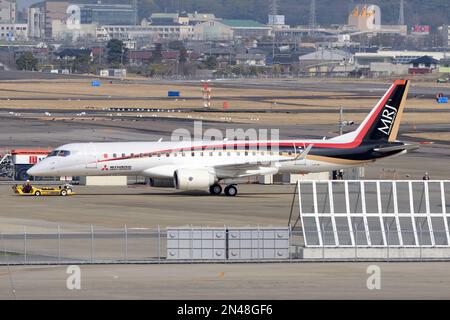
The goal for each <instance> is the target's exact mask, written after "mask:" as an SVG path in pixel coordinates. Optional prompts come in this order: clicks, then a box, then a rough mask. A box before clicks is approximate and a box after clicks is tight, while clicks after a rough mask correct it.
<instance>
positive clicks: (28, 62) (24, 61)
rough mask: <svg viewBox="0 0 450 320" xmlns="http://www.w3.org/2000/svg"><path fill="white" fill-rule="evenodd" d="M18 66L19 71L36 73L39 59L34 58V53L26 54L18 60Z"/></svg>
mask: <svg viewBox="0 0 450 320" xmlns="http://www.w3.org/2000/svg"><path fill="white" fill-rule="evenodd" d="M16 65H17V69H19V70H25V71H36V70H37V65H38V59H36V58H35V57H34V55H33V53H31V52H25V53H22V54H21V56H20V57H19V59H17V60H16Z"/></svg>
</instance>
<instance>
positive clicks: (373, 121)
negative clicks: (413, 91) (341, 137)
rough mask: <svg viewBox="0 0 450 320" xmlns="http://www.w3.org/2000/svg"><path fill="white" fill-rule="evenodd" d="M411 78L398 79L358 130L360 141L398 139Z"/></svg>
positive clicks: (390, 140)
mask: <svg viewBox="0 0 450 320" xmlns="http://www.w3.org/2000/svg"><path fill="white" fill-rule="evenodd" d="M408 89H409V80H396V81H395V82H394V83H393V84H392V86H391V87H390V88H389V90H388V91H387V92H386V94H385V95H384V96H383V98H382V99H381V100H380V102H378V104H377V105H376V106H375V108H373V110H372V112H371V113H370V114H369V116H368V117H367V118H366V119H365V120H364V122H363V123H362V124H361V126H360V127H359V128H358V130H356V132H357V137H356V139H357V140H359V141H365V142H368V141H381V142H392V141H395V140H396V139H397V134H398V129H399V127H400V121H401V119H402V115H403V109H404V107H405V102H406V97H407V96H408Z"/></svg>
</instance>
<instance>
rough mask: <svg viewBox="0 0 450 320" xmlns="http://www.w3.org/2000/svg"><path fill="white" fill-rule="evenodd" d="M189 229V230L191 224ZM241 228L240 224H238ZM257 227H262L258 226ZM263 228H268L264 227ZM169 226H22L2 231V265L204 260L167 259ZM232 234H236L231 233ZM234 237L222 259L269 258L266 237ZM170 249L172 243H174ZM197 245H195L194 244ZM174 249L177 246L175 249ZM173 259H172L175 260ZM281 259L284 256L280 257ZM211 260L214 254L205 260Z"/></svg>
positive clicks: (293, 243) (296, 239) (298, 242)
mask: <svg viewBox="0 0 450 320" xmlns="http://www.w3.org/2000/svg"><path fill="white" fill-rule="evenodd" d="M186 230H187V229H186ZM233 230H238V229H233ZM255 230H257V229H256V228H255ZM261 230H263V228H261ZM167 234H168V229H166V228H161V227H157V228H130V227H127V226H124V227H123V228H99V227H96V226H90V227H86V228H80V229H74V228H70V227H61V226H55V227H54V228H44V227H23V228H19V229H15V230H14V231H1V230H0V265H27V264H28V265H39V264H116V263H117V264H118V263H142V264H144V263H149V264H158V263H185V262H203V261H201V260H202V259H195V258H194V257H195V255H193V254H187V255H186V256H187V257H188V258H186V259H184V260H182V259H181V260H173V257H169V258H168V251H170V250H168V248H167V244H168V241H167V240H168V239H167ZM302 237H303V236H302V233H301V232H300V231H296V232H293V233H291V234H289V239H291V240H286V241H290V242H289V244H290V246H289V253H288V254H287V255H285V256H283V257H282V259H281V260H285V261H289V260H293V259H295V257H296V256H295V252H296V249H295V247H299V246H302V245H303V240H302ZM230 239H233V238H232V235H231V234H230ZM250 244H251V245H250V247H249V242H248V241H242V240H240V241H234V242H230V246H229V247H228V248H227V250H230V253H229V255H230V259H223V261H219V262H230V263H231V262H239V261H244V262H246V261H252V262H264V261H266V262H267V261H270V260H271V259H269V258H267V255H265V254H259V253H260V252H265V251H264V250H266V251H267V243H265V242H264V241H256V240H254V241H250ZM169 249H171V248H169ZM193 249H195V248H193ZM232 249H233V250H235V251H236V252H240V255H241V254H242V252H247V251H249V250H250V252H251V253H252V252H256V254H253V255H252V254H250V258H248V259H245V258H244V259H241V258H240V257H238V256H234V255H233V252H234V251H232ZM171 250H172V249H171ZM171 258H172V259H171ZM276 258H277V259H275V258H274V259H272V260H278V261H279V260H280V259H279V258H280V257H276ZM203 260H204V262H208V261H209V262H211V261H212V259H203Z"/></svg>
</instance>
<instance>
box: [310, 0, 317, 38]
mask: <svg viewBox="0 0 450 320" xmlns="http://www.w3.org/2000/svg"><path fill="white" fill-rule="evenodd" d="M309 29H310V31H309V32H310V34H315V33H316V0H311V5H310V9H309Z"/></svg>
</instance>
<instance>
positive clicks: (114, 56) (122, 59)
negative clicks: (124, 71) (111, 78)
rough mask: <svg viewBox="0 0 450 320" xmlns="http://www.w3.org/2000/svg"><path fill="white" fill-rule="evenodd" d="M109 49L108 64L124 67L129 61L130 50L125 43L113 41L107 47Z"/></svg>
mask: <svg viewBox="0 0 450 320" xmlns="http://www.w3.org/2000/svg"><path fill="white" fill-rule="evenodd" d="M106 48H107V49H108V63H109V64H111V65H116V66H118V65H124V64H125V63H126V60H127V53H128V49H127V48H126V46H125V44H124V43H123V41H121V40H118V39H112V40H110V41H109V42H108V44H107V45H106Z"/></svg>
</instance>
